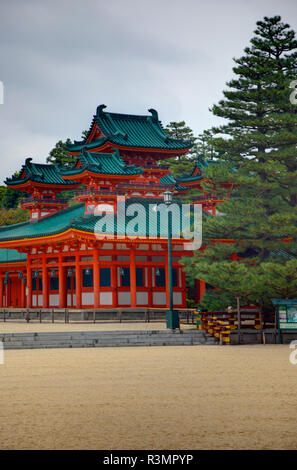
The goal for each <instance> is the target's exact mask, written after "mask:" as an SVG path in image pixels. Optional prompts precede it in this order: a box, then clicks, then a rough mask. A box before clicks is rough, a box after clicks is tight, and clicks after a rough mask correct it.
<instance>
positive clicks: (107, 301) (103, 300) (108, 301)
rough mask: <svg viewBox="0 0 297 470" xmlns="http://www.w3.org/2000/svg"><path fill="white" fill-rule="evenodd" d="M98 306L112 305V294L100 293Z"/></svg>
mask: <svg viewBox="0 0 297 470" xmlns="http://www.w3.org/2000/svg"><path fill="white" fill-rule="evenodd" d="M100 305H112V292H100Z"/></svg>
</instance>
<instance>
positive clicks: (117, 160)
mask: <svg viewBox="0 0 297 470" xmlns="http://www.w3.org/2000/svg"><path fill="white" fill-rule="evenodd" d="M85 171H89V172H91V173H97V174H98V175H126V176H128V175H139V174H141V173H143V170H142V169H141V168H140V167H137V166H135V165H128V164H127V163H125V162H124V161H123V159H122V158H121V156H120V154H119V152H118V151H117V150H115V151H114V153H92V152H88V151H87V150H85V149H83V150H82V152H81V153H80V154H79V155H78V158H77V160H76V162H75V164H74V166H73V167H72V168H64V169H60V174H61V176H62V177H63V176H70V177H71V176H73V177H74V176H76V175H80V174H82V173H84V172H85Z"/></svg>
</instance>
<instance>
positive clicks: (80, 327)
mask: <svg viewBox="0 0 297 470" xmlns="http://www.w3.org/2000/svg"><path fill="white" fill-rule="evenodd" d="M185 328H195V325H193V324H192V323H189V324H186V323H185V324H182V325H181V329H185ZM164 329H166V323H165V321H163V322H162V321H159V322H149V323H144V322H132V321H131V322H129V321H125V322H122V323H120V322H113V321H111V322H96V323H93V322H91V321H89V322H79V321H75V322H71V323H64V322H62V321H61V322H55V323H51V322H42V323H39V322H38V321H30V322H29V323H27V322H26V321H24V320H21V321H20V320H17V321H15V320H9V321H7V322H0V333H30V332H31V333H32V332H34V333H35V332H36V333H38V332H50V331H62V332H63V331H114V330H117V331H121V330H125V331H127V330H164Z"/></svg>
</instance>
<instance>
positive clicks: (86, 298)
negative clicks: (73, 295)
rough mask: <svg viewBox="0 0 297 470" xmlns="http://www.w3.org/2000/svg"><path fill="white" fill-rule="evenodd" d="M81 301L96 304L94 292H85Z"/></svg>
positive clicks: (83, 303) (85, 303) (84, 303)
mask: <svg viewBox="0 0 297 470" xmlns="http://www.w3.org/2000/svg"><path fill="white" fill-rule="evenodd" d="M81 303H82V305H94V292H83V293H82V295H81Z"/></svg>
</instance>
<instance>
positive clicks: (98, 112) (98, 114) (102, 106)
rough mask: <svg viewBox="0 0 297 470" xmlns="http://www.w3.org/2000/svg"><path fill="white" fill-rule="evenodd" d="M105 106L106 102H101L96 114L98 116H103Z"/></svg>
mask: <svg viewBox="0 0 297 470" xmlns="http://www.w3.org/2000/svg"><path fill="white" fill-rule="evenodd" d="M105 108H106V106H105V104H100V105H99V106H97V110H96V116H97V117H102V116H103V109H105Z"/></svg>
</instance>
